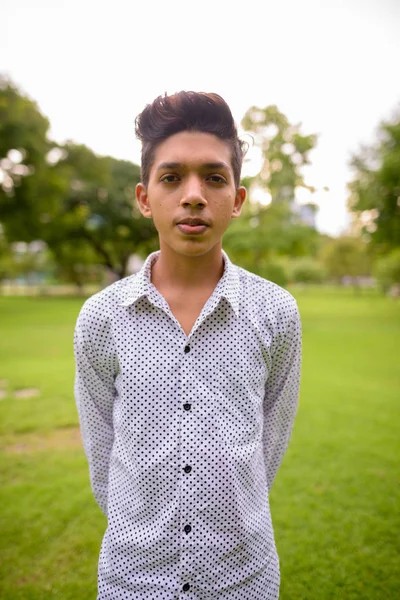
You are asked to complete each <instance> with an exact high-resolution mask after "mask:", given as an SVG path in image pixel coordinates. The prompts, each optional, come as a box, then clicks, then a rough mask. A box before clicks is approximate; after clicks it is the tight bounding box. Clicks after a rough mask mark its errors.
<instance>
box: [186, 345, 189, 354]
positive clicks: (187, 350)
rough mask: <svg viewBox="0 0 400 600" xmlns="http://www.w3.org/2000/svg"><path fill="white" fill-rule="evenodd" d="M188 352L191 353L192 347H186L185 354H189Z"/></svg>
mask: <svg viewBox="0 0 400 600" xmlns="http://www.w3.org/2000/svg"><path fill="white" fill-rule="evenodd" d="M188 352H190V346H185V354H187V353H188Z"/></svg>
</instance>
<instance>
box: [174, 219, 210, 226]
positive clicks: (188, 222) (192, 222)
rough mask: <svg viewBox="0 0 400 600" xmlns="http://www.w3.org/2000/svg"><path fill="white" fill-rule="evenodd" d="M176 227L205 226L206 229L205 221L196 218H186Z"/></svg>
mask: <svg viewBox="0 0 400 600" xmlns="http://www.w3.org/2000/svg"><path fill="white" fill-rule="evenodd" d="M178 225H206V226H207V227H208V223H207V221H204V220H203V219H198V218H196V217H186V219H182V220H181V221H179V222H178Z"/></svg>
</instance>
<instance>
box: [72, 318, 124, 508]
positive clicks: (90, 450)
mask: <svg viewBox="0 0 400 600" xmlns="http://www.w3.org/2000/svg"><path fill="white" fill-rule="evenodd" d="M85 314H86V313H85V310H84V308H83V309H82V310H81V312H80V314H79V317H78V321H77V323H76V327H75V335H74V351H75V365H76V371H75V386H74V391H75V399H76V404H77V408H78V414H79V421H80V426H81V433H82V440H83V446H84V449H85V453H86V456H87V459H88V463H89V471H90V481H91V485H92V491H93V495H94V497H95V500H96V502H97V503H98V505H99V506H100V508H101V510H102V511H103V512H104V514H105V515H107V494H108V471H109V464H110V457H111V450H112V445H113V441H114V431H113V404H114V396H115V388H114V369H113V363H112V360H110V359H107V357H102V356H99V354H100V352H99V348H102V349H104V342H103V344H102V345H99V343H97V346H96V344H94V343H93V341H92V339H91V336H90V333H89V331H92V333H93V330H94V329H93V326H90V323H87V322H86V319H87V317H86V316H85ZM89 316H90V313H89ZM104 334H105V332H104V331H102V332H100V340H104ZM94 337H95V336H94ZM96 351H97V352H96Z"/></svg>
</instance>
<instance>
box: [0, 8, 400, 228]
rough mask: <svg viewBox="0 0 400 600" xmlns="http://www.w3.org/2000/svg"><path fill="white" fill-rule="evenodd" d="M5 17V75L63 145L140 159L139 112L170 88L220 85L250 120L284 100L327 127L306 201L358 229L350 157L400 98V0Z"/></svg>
mask: <svg viewBox="0 0 400 600" xmlns="http://www.w3.org/2000/svg"><path fill="white" fill-rule="evenodd" d="M0 23H1V29H0V31H1V36H0V72H1V73H4V74H7V75H8V76H9V77H11V79H12V80H13V81H14V82H15V83H16V84H17V85H18V86H20V87H21V89H22V90H23V91H24V92H25V93H27V94H28V95H29V96H30V97H31V98H33V99H34V100H36V101H37V103H38V105H39V107H40V109H41V111H42V112H43V113H44V114H45V115H46V116H47V117H48V118H49V120H50V123H51V131H50V137H51V138H52V139H54V140H56V141H58V142H63V141H65V140H66V139H72V140H74V141H76V142H79V143H83V144H86V145H87V146H89V147H90V148H92V149H93V150H94V151H95V152H97V153H99V154H103V155H111V156H115V157H116V158H121V159H126V160H131V161H133V162H136V163H139V161H140V144H139V142H138V141H137V140H135V135H134V119H135V116H136V115H137V114H138V113H139V112H140V111H141V110H142V109H143V108H144V106H145V105H146V104H147V103H149V102H151V101H152V100H153V99H154V98H155V97H156V96H158V95H160V94H163V93H164V92H167V93H173V92H176V91H179V90H182V89H186V90H195V91H206V92H216V93H218V94H220V95H221V96H223V98H224V99H225V100H226V101H227V102H228V104H229V105H230V107H231V110H232V113H233V116H234V118H235V121H236V123H237V124H238V125H240V121H241V119H242V117H243V116H244V114H245V112H246V110H247V109H248V108H249V107H250V106H253V105H256V106H260V107H266V106H268V105H271V104H275V105H277V106H278V108H279V110H280V111H281V112H283V113H284V114H285V115H286V116H287V117H288V119H289V121H290V122H291V123H293V124H301V128H300V131H301V133H303V134H305V135H308V134H311V133H316V134H318V142H317V146H316V148H315V149H314V150H313V151H312V152H311V153H310V155H309V158H310V161H311V163H312V164H311V165H310V166H308V167H305V168H304V170H303V173H304V176H305V181H306V183H307V184H309V185H312V186H314V187H315V188H316V190H317V191H316V192H315V194H313V195H312V196H308V195H307V194H299V196H298V200H299V201H300V202H306V201H309V200H312V201H313V202H316V203H317V204H318V206H319V211H318V216H317V227H318V229H319V230H320V231H322V232H325V233H329V234H331V235H339V234H340V233H342V232H343V231H345V230H346V228H347V227H348V225H349V217H348V213H347V210H346V202H347V196H348V194H347V190H346V183H347V182H348V181H350V180H351V177H352V172H351V170H350V167H349V160H350V158H351V155H352V154H353V153H355V152H357V151H358V150H359V149H360V147H361V145H362V144H367V145H368V144H371V143H373V142H374V140H375V139H376V133H377V127H378V125H379V122H380V121H381V120H382V119H389V118H390V117H391V116H392V115H393V113H394V111H395V109H396V107H398V106H400V77H399V75H398V73H399V64H400V35H399V31H400V2H399V1H398V0H345V1H342V0H325V1H324V2H323V1H321V0H301V1H299V0H275V2H271V1H270V0H246V1H245V2H243V1H242V2H232V1H231V2H224V1H222V0H220V1H218V0H212V1H210V0H202V1H201V2H188V1H187V0H186V1H180V0H169V1H168V2H165V1H163V2H161V1H158V0H149V1H147V2H146V1H144V0H143V1H141V2H134V1H133V0H130V1H129V0H113V1H112V2H111V1H109V0H106V1H102V0H69V1H68V2H61V1H57V0H35V1H34V2H32V1H31V0H19V2H15V1H13V0H0ZM239 130H240V127H239ZM250 156H251V154H250ZM256 168H257V165H256V164H255V163H254V161H253V162H251V161H250V162H249V163H247V164H246V165H245V172H249V171H251V170H253V171H254V170H255V169H256ZM324 188H328V189H329V191H326V190H324Z"/></svg>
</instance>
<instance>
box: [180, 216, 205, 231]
mask: <svg viewBox="0 0 400 600" xmlns="http://www.w3.org/2000/svg"><path fill="white" fill-rule="evenodd" d="M177 227H178V228H179V229H180V230H181V231H182V233H186V234H196V235H198V234H200V233H204V232H205V231H206V230H207V229H208V227H209V225H208V223H206V222H205V221H203V220H202V219H196V218H190V217H188V218H187V219H182V221H180V222H179V223H177Z"/></svg>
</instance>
